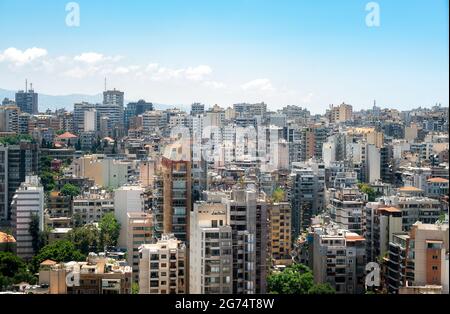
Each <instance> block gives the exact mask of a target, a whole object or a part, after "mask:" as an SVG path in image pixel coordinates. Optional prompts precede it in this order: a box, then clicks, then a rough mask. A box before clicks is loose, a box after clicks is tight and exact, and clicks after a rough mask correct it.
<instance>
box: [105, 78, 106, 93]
mask: <svg viewBox="0 0 450 314" xmlns="http://www.w3.org/2000/svg"><path fill="white" fill-rule="evenodd" d="M105 92H106V77H105Z"/></svg>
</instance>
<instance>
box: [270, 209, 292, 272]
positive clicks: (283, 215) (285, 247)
mask: <svg viewBox="0 0 450 314" xmlns="http://www.w3.org/2000/svg"><path fill="white" fill-rule="evenodd" d="M268 215H269V243H268V248H269V254H270V257H271V259H272V263H274V264H275V265H278V264H283V265H286V264H290V263H291V262H292V258H291V256H290V252H291V247H292V239H291V203H289V202H279V203H277V202H276V203H271V204H269V205H268Z"/></svg>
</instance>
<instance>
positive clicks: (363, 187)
mask: <svg viewBox="0 0 450 314" xmlns="http://www.w3.org/2000/svg"><path fill="white" fill-rule="evenodd" d="M358 188H359V190H360V191H361V192H363V193H365V194H367V198H368V201H369V202H374V201H375V198H376V196H377V193H376V192H375V190H374V189H373V188H372V187H371V186H370V185H368V184H366V183H358Z"/></svg>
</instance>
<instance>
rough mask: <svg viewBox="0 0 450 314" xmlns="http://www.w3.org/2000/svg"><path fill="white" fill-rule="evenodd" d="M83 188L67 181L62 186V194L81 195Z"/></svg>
mask: <svg viewBox="0 0 450 314" xmlns="http://www.w3.org/2000/svg"><path fill="white" fill-rule="evenodd" d="M80 193H81V190H80V188H79V187H78V186H76V185H73V184H71V183H66V184H64V186H63V187H62V188H61V194H62V195H65V196H70V197H72V198H73V197H75V196H77V195H80Z"/></svg>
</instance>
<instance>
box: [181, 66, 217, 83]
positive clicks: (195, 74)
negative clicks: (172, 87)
mask: <svg viewBox="0 0 450 314" xmlns="http://www.w3.org/2000/svg"><path fill="white" fill-rule="evenodd" d="M184 73H185V76H186V78H187V79H188V80H194V81H201V80H203V79H204V78H205V76H208V75H210V74H211V73H212V69H211V67H210V66H208V65H199V66H197V67H195V68H192V67H189V68H187V69H186V70H185V71H184Z"/></svg>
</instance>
